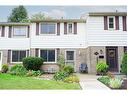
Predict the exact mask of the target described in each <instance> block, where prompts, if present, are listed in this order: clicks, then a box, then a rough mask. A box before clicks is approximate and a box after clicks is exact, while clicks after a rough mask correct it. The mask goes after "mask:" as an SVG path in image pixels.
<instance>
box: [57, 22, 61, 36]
mask: <svg viewBox="0 0 127 95" xmlns="http://www.w3.org/2000/svg"><path fill="white" fill-rule="evenodd" d="M57 35H60V23H57Z"/></svg>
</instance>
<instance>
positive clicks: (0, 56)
mask: <svg viewBox="0 0 127 95" xmlns="http://www.w3.org/2000/svg"><path fill="white" fill-rule="evenodd" d="M1 68H2V51H0V70H1Z"/></svg>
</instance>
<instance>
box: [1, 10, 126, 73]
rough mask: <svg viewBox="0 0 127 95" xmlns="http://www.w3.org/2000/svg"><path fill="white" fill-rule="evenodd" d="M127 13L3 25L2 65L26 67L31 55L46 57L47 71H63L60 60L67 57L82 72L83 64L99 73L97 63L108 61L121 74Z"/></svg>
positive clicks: (114, 70)
mask: <svg viewBox="0 0 127 95" xmlns="http://www.w3.org/2000/svg"><path fill="white" fill-rule="evenodd" d="M126 17H127V13H126V12H103V13H102V12H95V13H88V14H86V15H85V16H84V18H82V19H45V20H40V21H39V20H34V21H32V20H31V23H9V22H1V23H0V66H1V65H2V64H4V63H8V64H9V65H14V64H22V58H24V57H27V56H37V57H43V58H44V60H45V62H44V65H43V66H42V69H43V70H45V71H46V70H49V69H53V70H55V71H57V70H58V69H59V67H58V64H57V59H58V57H59V55H64V57H65V63H66V65H71V66H73V67H74V68H75V71H76V72H79V67H80V64H82V63H85V64H87V66H88V73H96V63H97V62H98V61H99V60H105V61H106V62H107V63H108V64H109V70H110V71H112V72H118V73H119V72H120V64H121V63H122V56H123V54H124V52H125V51H126V50H127V47H126V46H127V24H126V22H127V19H126Z"/></svg>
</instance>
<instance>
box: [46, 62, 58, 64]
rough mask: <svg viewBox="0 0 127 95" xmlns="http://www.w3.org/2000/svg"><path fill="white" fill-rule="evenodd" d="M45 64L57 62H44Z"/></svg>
mask: <svg viewBox="0 0 127 95" xmlns="http://www.w3.org/2000/svg"><path fill="white" fill-rule="evenodd" d="M44 64H57V62H44Z"/></svg>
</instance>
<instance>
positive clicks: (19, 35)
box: [12, 26, 28, 37]
mask: <svg viewBox="0 0 127 95" xmlns="http://www.w3.org/2000/svg"><path fill="white" fill-rule="evenodd" d="M16 27H25V28H26V35H14V28H16ZM12 29H13V31H12V36H13V37H27V32H28V27H27V26H13V27H12Z"/></svg>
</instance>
